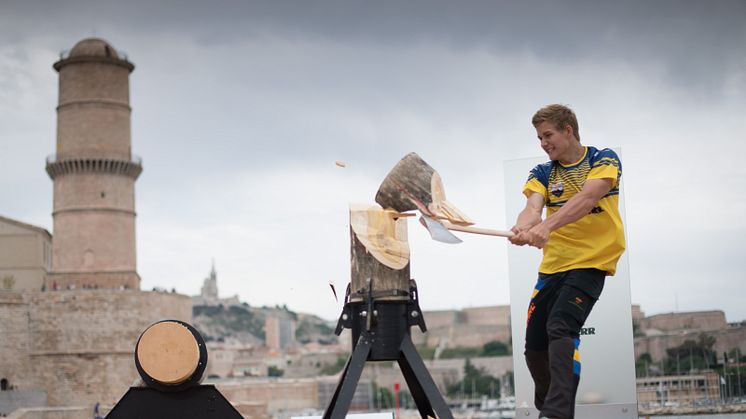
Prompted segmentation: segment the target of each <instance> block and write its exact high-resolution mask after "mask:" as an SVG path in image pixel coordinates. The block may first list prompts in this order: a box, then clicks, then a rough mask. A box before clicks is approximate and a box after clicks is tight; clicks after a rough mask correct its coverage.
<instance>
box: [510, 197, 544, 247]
mask: <svg viewBox="0 0 746 419" xmlns="http://www.w3.org/2000/svg"><path fill="white" fill-rule="evenodd" d="M543 209H544V196H543V195H541V194H539V193H536V192H534V193H532V194H531V195H530V196H529V197H528V199H527V200H526V207H525V208H524V209H523V211H521V213H520V214H518V220H517V221H516V224H515V225H514V226H513V228H511V229H510V231H512V232H513V233H514V234H515V236H513V237H509V238H508V241H510V242H511V243H513V244H514V245H516V246H523V245H526V244H530V243H529V239H528V237H527V236H526V233H528V232H529V231H530V230H531V229H532V228H533V227H534V226H536V225H538V224H539V223H541V211H542V210H543Z"/></svg>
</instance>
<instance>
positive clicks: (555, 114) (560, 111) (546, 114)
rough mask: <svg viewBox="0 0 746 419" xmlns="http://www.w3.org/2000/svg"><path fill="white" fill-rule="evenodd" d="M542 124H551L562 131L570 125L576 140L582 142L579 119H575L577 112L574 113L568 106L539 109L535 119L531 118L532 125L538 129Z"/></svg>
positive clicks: (550, 106)
mask: <svg viewBox="0 0 746 419" xmlns="http://www.w3.org/2000/svg"><path fill="white" fill-rule="evenodd" d="M542 122H551V123H552V125H554V127H555V128H557V129H560V130H561V129H564V128H565V127H566V126H568V125H569V126H570V127H571V128H572V131H573V134H574V135H575V139H576V140H578V141H580V133H579V132H578V118H576V117H575V112H573V111H572V109H570V108H569V107H568V106H565V105H559V104H556V103H555V104H553V105H547V106H544V107H543V108H541V109H539V110H538V111H536V113H535V114H534V116H533V118H531V123H532V124H533V125H534V127H537V126H539V125H540V124H541V123H542Z"/></svg>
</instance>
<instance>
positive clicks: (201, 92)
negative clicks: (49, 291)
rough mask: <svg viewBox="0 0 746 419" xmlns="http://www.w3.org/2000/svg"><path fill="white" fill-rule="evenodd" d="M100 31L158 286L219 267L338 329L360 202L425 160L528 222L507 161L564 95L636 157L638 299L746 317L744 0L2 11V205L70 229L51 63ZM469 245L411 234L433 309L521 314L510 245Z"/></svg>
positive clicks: (417, 271) (250, 290)
mask: <svg viewBox="0 0 746 419" xmlns="http://www.w3.org/2000/svg"><path fill="white" fill-rule="evenodd" d="M88 37H100V38H103V39H105V40H107V41H108V42H110V43H111V44H112V45H113V46H114V47H115V48H116V49H118V50H119V51H120V52H122V53H124V54H126V56H127V57H128V59H129V60H130V61H131V62H133V63H134V64H135V66H136V68H135V71H134V72H133V73H132V74H131V77H130V96H131V106H132V109H133V111H132V150H133V153H134V154H136V155H138V156H141V157H142V161H143V168H144V170H143V173H142V175H141V176H140V178H139V179H138V180H137V183H136V210H137V257H138V262H137V268H138V272H139V274H140V276H141V277H142V288H143V289H145V290H149V289H152V288H153V287H164V288H167V289H171V288H175V289H176V290H177V291H179V292H181V293H185V294H190V295H195V294H198V293H199V291H200V287H201V286H202V282H203V279H204V278H205V277H206V276H207V275H208V273H209V271H210V267H211V264H212V261H213V260H214V261H215V267H216V270H217V273H218V287H219V291H220V295H221V297H228V296H232V295H235V294H238V295H239V297H240V299H241V300H242V301H245V302H247V303H249V304H250V305H255V306H261V305H270V306H273V305H276V304H280V305H282V304H287V306H288V307H289V308H290V309H292V310H295V311H300V312H308V313H314V314H317V315H320V316H322V317H324V318H326V319H330V320H331V319H336V318H337V317H338V316H339V313H340V310H341V307H342V303H341V302H338V301H335V299H334V297H333V295H332V293H331V291H330V289H329V286H328V284H329V282H334V283H335V284H336V286H337V288H338V289H344V287H345V286H346V284H347V282H349V277H350V264H349V257H350V253H349V252H350V251H349V230H348V228H349V227H348V205H349V203H370V204H372V203H373V202H374V197H375V193H376V191H377V189H378V186H379V184H380V182H381V181H382V180H383V178H384V177H385V176H386V174H387V173H388V171H389V170H390V169H391V168H392V167H393V166H394V164H395V163H396V162H397V161H398V160H399V159H400V158H401V157H403V156H404V155H405V154H407V153H409V152H412V151H414V152H417V153H418V154H419V155H420V156H421V157H423V158H424V159H425V160H426V161H427V162H428V163H429V164H430V165H431V166H432V167H434V168H435V169H436V170H437V171H438V172H439V173H440V175H441V176H442V178H443V182H444V186H445V191H446V194H447V196H448V199H449V201H451V202H453V203H454V204H455V205H456V206H457V207H458V208H459V209H460V210H462V211H463V212H465V213H466V214H467V215H469V216H470V217H471V218H472V219H474V220H475V221H476V222H477V226H480V227H487V228H499V229H503V228H509V227H510V226H511V225H512V222H513V220H507V219H506V210H505V202H506V199H521V198H520V193H521V187H522V185H521V184H511V185H506V184H505V183H504V168H505V162H506V161H512V160H516V159H524V158H532V157H539V156H541V155H542V154H543V152H542V150H541V149H540V147H539V142H538V140H537V139H536V133H535V130H534V128H533V127H532V125H531V123H530V119H531V116H532V115H533V113H534V112H535V111H536V110H537V109H539V108H540V107H542V106H544V105H546V104H550V103H563V104H568V105H570V106H571V107H572V108H573V109H574V110H575V112H576V114H577V115H578V119H579V125H580V130H579V133H580V137H581V141H582V142H583V144H585V145H593V146H596V147H614V148H618V149H620V150H621V155H622V164H623V170H624V175H623V190H624V196H625V203H626V230H627V244H628V256H629V265H630V268H629V272H630V287H631V292H632V301H633V303H636V304H640V305H641V306H642V309H643V311H645V313H646V314H648V315H650V314H656V313H666V312H672V311H696V310H723V311H724V312H725V313H726V317H727V319H728V321H741V320H746V304H743V297H742V295H743V294H742V293H741V292H742V288H743V287H744V285H745V284H746V281H745V280H746V257H744V252H743V249H744V248H746V221H744V214H745V213H746V195H745V194H744V190H746V189H745V188H744V186H743V185H742V183H741V181H742V179H744V177H745V176H746V165H744V164H743V163H742V159H743V156H744V154H746V153H745V152H746V117H744V115H746V2H743V1H740V0H733V1H726V0H714V1H709V2H702V1H684V0H682V1H666V0H661V1H652V2H651V1H625V2H598V1H496V0H495V1H477V0H475V1H467V2H464V1H458V2H457V1H437V0H436V1H424V0H422V1H375V2H374V1H361V0H348V1H313V2H312V1H282V0H272V1H238V0H235V1H220V2H202V1H195V0H183V1H161V2H150V1H143V0H133V1H128V2H120V1H111V0H103V1H93V0H91V1H88V0H73V1H68V2H51V1H49V2H47V1H36V0H24V1H9V0H0V191H2V192H1V193H0V215H3V216H6V217H10V218H13V219H17V220H20V221H23V222H27V223H31V224H34V225H38V226H41V227H44V228H46V229H48V230H49V231H50V232H53V228H52V227H53V224H52V216H51V212H52V181H51V180H50V179H49V178H48V176H47V175H46V173H45V171H44V164H45V157H46V156H47V155H49V154H51V153H53V152H54V150H55V135H56V134H55V132H56V112H55V107H56V105H57V73H56V72H55V71H54V70H53V69H52V64H53V63H54V62H55V61H57V60H58V59H59V57H60V54H61V53H62V52H63V51H66V50H69V49H70V48H72V46H73V45H75V43H76V42H78V41H79V40H81V39H84V38H88ZM337 160H341V161H344V162H345V163H346V167H344V168H341V167H339V166H337V165H335V161H337ZM530 169H531V167H526V168H525V171H526V174H528V171H529V170H530ZM739 184H741V185H742V186H738V185H739ZM739 191H741V192H739ZM516 197H518V198H516ZM461 238H462V239H463V240H464V243H462V244H459V245H446V244H442V243H437V242H433V241H431V240H430V238H429V236H428V234H427V232H426V231H425V230H424V229H422V228H421V227H420V226H419V225H418V224H417V223H416V222H414V221H410V222H409V240H410V249H411V273H412V276H413V277H414V278H415V279H416V280H417V282H418V285H419V289H420V304H421V306H422V307H423V309H425V310H440V309H458V308H464V307H474V306H487V305H496V304H509V303H510V301H509V288H508V287H509V280H508V268H507V266H508V263H509V261H508V257H507V253H508V252H507V246H508V244H507V242H506V241H505V239H502V238H496V237H482V236H468V237H467V236H465V235H463V234H462V235H461ZM536 251H538V250H536ZM527 298H528V295H527ZM514 303H517V304H522V305H525V304H527V301H519V302H514Z"/></svg>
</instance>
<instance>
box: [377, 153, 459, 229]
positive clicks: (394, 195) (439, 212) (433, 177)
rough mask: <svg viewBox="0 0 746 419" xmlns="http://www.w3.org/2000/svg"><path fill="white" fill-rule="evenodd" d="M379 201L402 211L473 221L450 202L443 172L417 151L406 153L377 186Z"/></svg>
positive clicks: (450, 219)
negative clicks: (442, 177) (442, 176)
mask: <svg viewBox="0 0 746 419" xmlns="http://www.w3.org/2000/svg"><path fill="white" fill-rule="evenodd" d="M376 202H377V203H378V204H379V205H381V206H382V207H383V208H391V209H393V210H396V211H399V212H404V211H412V210H419V211H421V212H422V213H423V214H425V215H427V216H429V217H431V218H437V219H443V220H448V221H450V222H452V223H454V224H459V225H471V224H474V222H473V221H472V220H471V219H470V218H469V217H468V216H466V214H464V213H463V212H461V211H460V210H459V209H458V208H456V206H455V205H453V204H452V203H450V202H448V200H447V199H446V194H445V190H444V189H443V181H442V180H441V178H440V175H439V174H438V172H436V171H435V169H433V168H432V167H431V166H430V165H429V164H427V162H425V161H424V160H422V158H421V157H420V156H418V155H417V153H409V154H407V155H406V156H404V158H402V159H401V160H399V162H398V163H397V164H396V166H394V168H393V169H391V171H390V172H389V174H388V175H387V176H386V178H385V179H384V180H383V182H382V183H381V186H380V187H379V188H378V192H377V193H376Z"/></svg>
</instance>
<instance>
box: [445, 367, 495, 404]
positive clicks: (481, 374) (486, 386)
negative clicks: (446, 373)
mask: <svg viewBox="0 0 746 419" xmlns="http://www.w3.org/2000/svg"><path fill="white" fill-rule="evenodd" d="M462 389H463V391H464V393H466V394H473V395H474V396H475V397H480V396H482V395H485V396H492V395H494V396H499V395H500V379H499V378H496V377H493V376H491V375H489V374H487V373H486V372H485V371H484V369H483V368H477V367H475V366H474V365H473V364H472V363H471V360H470V359H469V358H467V359H466V362H465V363H464V378H463V380H461V381H459V382H457V383H455V384H453V385H450V386H448V389H447V392H448V395H449V396H455V395H457V394H458V393H459V392H461V390H462Z"/></svg>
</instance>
